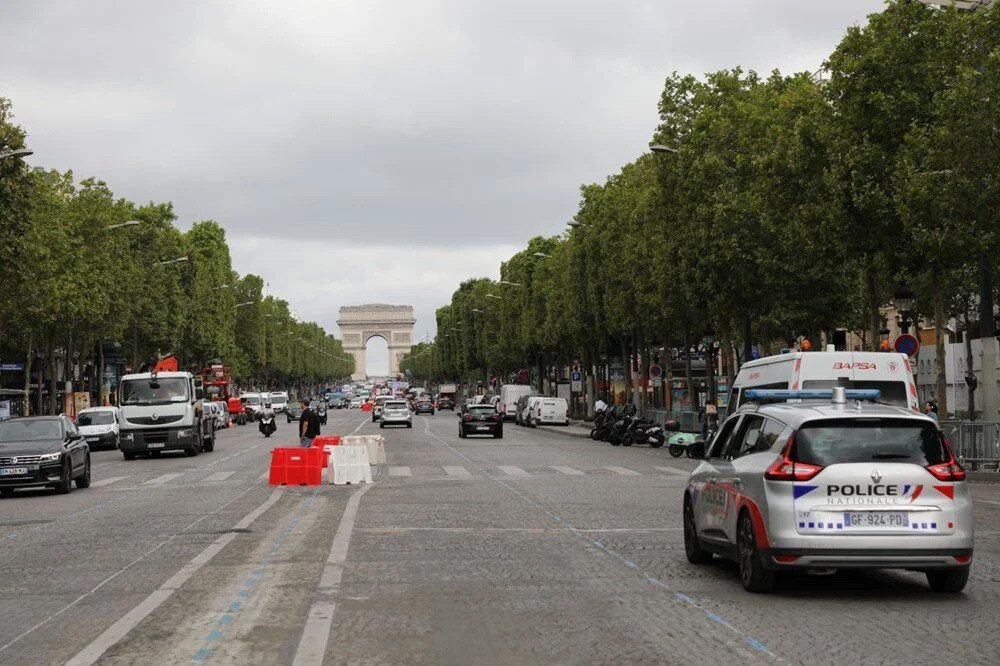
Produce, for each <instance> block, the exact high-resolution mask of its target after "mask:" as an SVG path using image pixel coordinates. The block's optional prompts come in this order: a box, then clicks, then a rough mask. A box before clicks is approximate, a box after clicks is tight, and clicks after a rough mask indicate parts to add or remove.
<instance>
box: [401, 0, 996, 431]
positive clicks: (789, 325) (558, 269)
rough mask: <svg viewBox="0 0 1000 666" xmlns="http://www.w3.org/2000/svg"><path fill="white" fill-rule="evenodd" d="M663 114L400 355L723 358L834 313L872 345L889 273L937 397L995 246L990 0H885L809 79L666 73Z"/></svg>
mask: <svg viewBox="0 0 1000 666" xmlns="http://www.w3.org/2000/svg"><path fill="white" fill-rule="evenodd" d="M659 111H660V124H659V126H658V127H657V128H656V130H655V132H654V134H653V141H652V143H651V145H652V146H653V152H651V153H645V154H643V155H641V156H640V157H639V158H637V159H636V160H635V161H634V162H632V163H630V164H628V165H626V166H625V167H623V168H622V169H621V171H620V172H619V173H617V174H615V175H612V176H610V177H609V178H608V179H607V180H606V182H604V183H603V184H591V185H585V186H583V187H582V188H581V194H582V196H581V201H580V207H579V210H578V212H577V213H576V215H575V218H574V221H573V222H571V223H570V224H571V228H570V229H569V230H568V231H567V232H565V233H563V234H562V235H560V236H556V237H551V238H542V237H537V238H533V239H531V241H529V243H528V246H527V248H525V249H524V250H523V251H521V252H519V253H517V254H515V255H514V256H513V257H511V258H510V259H509V260H507V261H506V262H504V263H503V264H502V265H501V269H500V275H501V280H500V281H499V282H494V281H492V280H488V279H475V280H469V281H467V282H464V283H462V285H461V286H460V287H459V288H458V289H457V291H455V293H454V294H453V296H452V299H451V303H450V304H448V305H446V306H444V307H442V308H441V309H439V310H438V311H437V325H438V329H437V336H436V338H435V341H434V343H432V344H430V345H426V346H418V347H416V348H415V349H414V350H413V352H412V353H411V354H410V356H409V357H408V358H407V359H406V360H405V361H404V367H406V368H408V369H409V370H410V372H411V373H412V374H414V375H416V376H422V377H428V378H431V379H433V378H445V377H460V376H473V375H480V376H482V374H483V373H486V372H489V373H491V374H492V373H494V372H500V373H503V372H511V371H513V370H515V369H517V368H520V367H523V366H526V365H528V366H534V365H535V364H539V365H540V370H541V372H543V373H544V372H545V366H547V365H553V364H559V365H565V364H569V363H573V362H574V361H580V362H582V363H583V364H584V365H586V366H587V367H592V365H593V364H594V363H595V362H596V361H597V359H599V358H600V357H601V356H602V355H606V354H607V352H608V349H617V348H618V347H621V349H622V352H621V355H622V357H623V358H628V357H629V356H631V357H632V358H636V356H637V355H645V357H646V358H647V359H651V358H655V355H656V351H655V350H656V349H658V348H660V347H665V348H671V347H673V348H681V349H684V348H690V347H692V346H693V345H696V344H698V343H701V342H702V341H703V340H706V339H708V340H712V339H715V340H718V341H719V342H720V343H721V349H722V356H723V358H724V359H725V360H726V361H727V367H728V368H729V372H733V371H734V370H735V367H736V365H737V364H738V363H739V362H741V361H743V360H746V356H747V354H748V353H749V350H750V347H751V344H755V345H760V346H761V347H762V348H765V349H766V348H767V347H769V346H770V344H771V343H773V342H778V341H783V342H784V344H792V343H794V341H795V340H797V339H799V338H800V337H801V336H807V337H809V338H812V339H813V340H818V339H819V337H820V335H821V333H823V332H832V331H833V330H836V329H846V330H847V331H852V332H855V333H856V334H857V335H859V336H860V337H861V339H862V341H863V344H864V345H865V346H866V347H868V348H870V349H873V350H874V349H878V346H879V344H880V342H881V337H882V335H881V331H882V329H883V327H884V326H885V319H884V314H883V312H884V310H883V309H882V306H884V305H886V304H888V303H889V302H891V301H892V299H893V294H894V293H895V292H898V290H899V289H900V287H901V286H903V287H905V288H906V289H907V290H908V291H909V290H912V292H914V293H915V295H916V303H917V310H918V311H919V313H922V314H926V315H928V316H930V317H932V318H933V320H934V324H935V327H936V329H937V341H938V345H939V347H938V354H937V359H938V368H937V370H938V384H937V397H938V400H939V402H940V403H944V401H945V399H946V395H947V393H946V390H945V386H946V384H945V374H944V353H943V344H944V341H945V339H946V337H947V332H946V331H945V327H946V326H947V323H948V320H949V318H951V317H955V316H959V315H964V320H965V321H967V322H970V323H969V325H970V329H971V330H970V333H972V334H973V335H975V334H976V333H978V319H979V314H978V312H977V311H976V310H977V308H976V303H977V299H976V297H975V296H974V294H975V293H976V284H977V276H978V274H979V271H980V270H981V269H982V270H984V271H988V270H992V269H995V268H996V261H997V260H996V253H995V251H994V250H995V248H996V242H997V231H998V226H997V211H998V210H1000V176H998V171H997V165H998V164H1000V159H998V158H1000V152H998V151H1000V136H998V126H997V122H996V119H997V118H1000V9H998V8H989V9H981V10H979V11H975V12H964V13H963V12H959V11H954V10H947V9H939V8H936V7H931V6H927V5H925V4H922V3H920V2H912V1H910V0H891V1H890V2H888V3H887V7H886V8H885V10H884V11H882V12H881V13H878V14H874V15H872V16H871V17H869V22H868V24H867V25H865V26H863V27H858V26H855V27H851V28H849V29H848V30H847V33H846V35H845V36H844V38H843V39H842V41H841V42H840V44H839V45H838V46H837V48H836V50H835V51H834V52H833V53H832V54H831V55H830V57H829V60H828V61H827V62H826V64H825V71H824V73H823V75H822V76H815V75H810V74H806V73H802V74H795V75H791V76H786V75H782V74H780V73H778V72H774V73H772V74H771V75H769V76H767V77H761V76H758V75H757V74H756V73H754V72H752V71H751V72H745V71H743V70H742V69H739V68H736V69H732V70H724V71H719V72H715V73H712V74H709V75H707V76H705V77H703V78H696V77H694V76H682V75H679V74H676V73H675V74H673V75H671V76H670V77H668V78H667V79H666V83H665V86H664V90H663V93H662V95H661V97H660V100H659ZM991 300H995V296H994V298H993V299H991ZM914 314H917V313H914ZM645 365H646V364H643V366H645ZM941 407H942V411H943V412H944V413H947V405H946V404H941Z"/></svg>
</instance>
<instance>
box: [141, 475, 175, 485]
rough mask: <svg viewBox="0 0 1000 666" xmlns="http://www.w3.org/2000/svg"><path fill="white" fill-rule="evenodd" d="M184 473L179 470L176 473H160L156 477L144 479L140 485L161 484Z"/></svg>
mask: <svg viewBox="0 0 1000 666" xmlns="http://www.w3.org/2000/svg"><path fill="white" fill-rule="evenodd" d="M184 474H185V472H179V473H177V474H161V475H160V476H158V477H156V478H155V479H150V480H149V481H146V482H145V483H144V484H142V485H144V486H162V485H163V484H164V483H166V482H167V481H173V480H174V479H176V478H177V477H178V476H184Z"/></svg>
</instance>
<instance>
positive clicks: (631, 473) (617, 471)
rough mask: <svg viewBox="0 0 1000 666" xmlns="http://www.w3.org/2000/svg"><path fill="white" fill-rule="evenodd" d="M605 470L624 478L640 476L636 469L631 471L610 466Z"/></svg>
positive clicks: (626, 468)
mask: <svg viewBox="0 0 1000 666" xmlns="http://www.w3.org/2000/svg"><path fill="white" fill-rule="evenodd" d="M604 469H607V470H611V471H612V472H614V473H615V474H621V475H622V476H639V472H637V471H635V470H634V469H629V468H628V467H615V466H614V465H609V466H607V467H605V468H604Z"/></svg>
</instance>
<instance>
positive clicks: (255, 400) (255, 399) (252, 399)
mask: <svg viewBox="0 0 1000 666" xmlns="http://www.w3.org/2000/svg"><path fill="white" fill-rule="evenodd" d="M246 401H247V404H248V405H259V404H260V396H256V395H248V396H247V397H246Z"/></svg>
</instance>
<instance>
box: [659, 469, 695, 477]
mask: <svg viewBox="0 0 1000 666" xmlns="http://www.w3.org/2000/svg"><path fill="white" fill-rule="evenodd" d="M653 469H658V470H660V471H661V472H666V473H667V474H678V475H680V476H687V475H688V474H690V473H691V470H688V469H681V468H680V467H654V468H653Z"/></svg>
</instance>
